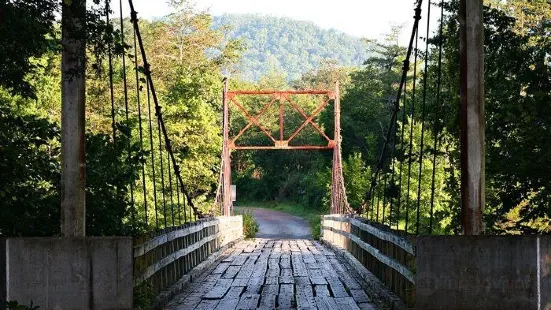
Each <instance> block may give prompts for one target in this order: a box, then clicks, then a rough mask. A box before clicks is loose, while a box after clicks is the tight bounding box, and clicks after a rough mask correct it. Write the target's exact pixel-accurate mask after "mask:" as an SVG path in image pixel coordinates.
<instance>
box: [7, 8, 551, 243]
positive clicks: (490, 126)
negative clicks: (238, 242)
mask: <svg viewBox="0 0 551 310" xmlns="http://www.w3.org/2000/svg"><path fill="white" fill-rule="evenodd" d="M457 2H458V1H451V2H449V3H448V4H447V5H446V6H445V12H446V14H445V16H444V20H443V37H442V38H440V37H439V36H438V33H434V34H433V35H432V38H430V40H429V42H430V49H429V57H428V58H426V59H425V57H423V56H422V53H419V55H420V56H419V58H418V59H416V61H413V60H412V68H411V70H410V73H409V75H408V79H407V83H406V85H405V86H406V95H405V96H404V98H405V104H406V105H405V106H403V111H402V112H401V113H400V114H399V116H400V117H399V119H398V127H397V128H396V137H395V138H393V140H392V142H395V144H392V143H391V145H393V147H392V148H391V151H390V152H388V153H387V154H386V155H387V156H386V158H385V159H384V160H385V165H384V168H383V170H382V173H381V177H380V179H379V182H378V183H377V184H378V185H377V187H376V188H375V194H376V196H374V197H368V195H367V192H368V191H369V188H370V184H371V175H372V171H373V170H374V167H375V165H376V163H377V160H378V156H379V154H380V153H381V149H382V145H383V143H384V142H385V138H386V129H387V128H388V124H389V121H390V116H391V114H392V113H393V101H394V100H395V99H396V98H395V97H394V96H395V95H396V89H397V86H398V82H399V79H400V76H401V70H402V61H403V60H404V55H405V48H404V47H402V46H400V45H399V44H398V43H397V39H396V38H397V36H398V31H399V30H396V32H394V33H391V34H389V35H388V37H387V39H386V40H383V41H382V42H373V43H370V44H367V45H366V44H364V43H362V42H360V41H359V40H357V39H354V38H351V37H348V36H346V35H343V34H342V33H339V32H337V31H334V30H320V29H319V28H317V27H315V26H314V25H313V24H310V23H305V22H298V21H293V20H289V19H286V18H273V17H262V16H250V15H245V16H235V15H225V16H221V17H217V18H214V20H213V17H212V16H210V15H208V14H206V13H198V12H196V11H195V10H194V9H193V8H192V6H189V4H188V2H187V1H173V4H174V5H175V6H174V14H172V15H170V16H168V17H166V18H164V19H162V20H156V21H153V22H150V21H140V27H141V29H142V34H143V37H144V43H145V46H146V49H147V50H146V52H147V55H148V58H149V62H150V63H151V64H152V70H153V78H154V82H155V85H156V87H157V92H158V95H159V99H160V101H161V104H162V106H163V108H162V112H163V115H164V118H165V121H166V123H167V130H168V133H169V135H170V137H171V138H172V144H173V148H174V150H175V153H176V156H177V160H178V163H179V164H180V167H181V170H182V177H183V180H184V183H185V184H186V185H187V188H186V190H187V191H188V193H189V196H190V199H191V200H192V201H193V202H194V203H195V204H196V205H197V206H198V207H199V208H200V209H202V210H203V211H208V210H209V209H210V207H211V206H212V199H213V198H214V192H215V189H216V186H217V176H218V173H219V165H220V159H219V158H220V149H221V143H222V139H221V130H220V128H221V103H220V99H221V98H220V97H221V96H220V95H221V87H222V85H221V83H220V81H221V79H222V72H224V73H227V72H232V78H231V79H230V88H231V89H287V88H291V89H293V88H296V89H299V88H313V89H332V88H333V87H334V81H336V80H338V81H339V82H340V85H341V95H342V96H341V106H342V108H341V119H342V137H343V141H342V151H343V171H344V176H345V183H346V184H345V185H346V188H347V193H348V200H349V201H350V203H351V206H352V207H353V208H354V209H355V210H356V211H357V212H358V213H362V214H364V215H366V216H371V217H373V216H374V214H375V212H376V213H377V214H379V213H380V214H379V215H383V216H386V218H387V219H388V216H390V215H391V214H390V212H391V211H390V210H389V208H388V207H385V206H387V205H389V204H392V203H395V204H397V203H399V204H400V206H401V209H397V208H394V209H393V211H392V218H393V221H394V223H393V225H394V227H396V225H398V227H399V228H400V229H405V222H406V217H416V216H417V213H418V214H419V222H420V225H419V230H420V233H426V232H428V227H429V225H430V213H431V209H433V211H434V218H433V226H434V227H433V232H434V233H439V234H454V233H460V225H459V220H458V214H459V208H460V200H459V199H460V197H459V178H460V167H459V141H458V137H459V128H458V106H459V95H458V94H459V32H458V19H457V10H458V3H457ZM56 3H57V2H56ZM485 3H486V6H485V21H484V22H485V47H486V50H485V53H486V54H485V59H486V85H485V88H486V181H487V184H486V186H487V188H486V193H487V205H486V210H485V221H486V227H487V232H488V233H528V232H549V231H550V230H551V203H550V199H551V188H550V184H551V178H550V176H551V170H550V169H551V168H550V167H551V162H550V160H551V153H550V152H551V141H550V140H549V137H551V131H550V130H551V129H550V128H551V118H550V117H551V106H550V105H549V102H551V78H550V77H551V73H550V72H551V65H550V63H551V60H550V59H549V51H550V50H551V40H550V39H549V38H550V27H551V25H550V24H549V18H550V17H551V7H550V5H549V4H548V3H547V2H546V1H544V0H538V1H526V0H511V1H506V2H504V1H497V0H495V1H493V0H488V1H485ZM435 8H436V7H435ZM58 9H59V8H58V6H57V4H53V2H52V3H50V2H47V1H8V2H7V3H4V4H1V6H0V20H3V21H9V22H0V235H2V236H3V235H22V236H30V235H35V236H36V235H39V236H46V235H57V234H59V213H60V212H59V209H60V197H59V191H60V188H59V187H60V175H59V173H60V158H59V153H60V150H59V149H60V148H59V143H60V142H59V136H60V128H59V127H60V111H61V90H60V83H59V81H60V78H61V69H60V67H61V66H60V55H59V49H58V45H59V25H58V23H57V22H56V21H55V16H56V13H55V12H56V10H58ZM102 12H103V11H102V9H101V6H99V7H95V9H94V8H90V10H89V12H88V13H89V14H88V15H87V16H88V20H87V21H88V23H89V27H88V29H89V32H90V33H88V34H87V38H88V42H89V49H88V54H87V55H88V68H87V73H88V75H87V78H88V79H87V102H86V104H87V111H86V113H87V114H86V115H87V124H88V126H87V134H86V152H87V163H86V164H87V181H86V184H87V199H86V200H87V233H88V234H90V235H113V234H130V233H135V232H136V231H135V229H139V230H146V229H153V228H156V225H157V223H160V226H161V227H162V226H165V225H166V226H170V225H171V222H172V221H173V220H174V216H173V215H172V214H170V212H168V213H167V212H166V211H165V212H161V213H155V211H154V210H153V208H151V207H150V208H149V209H148V211H147V213H146V212H145V205H144V204H145V201H152V200H153V195H154V194H153V193H154V190H153V189H154V188H155V189H157V190H159V188H161V187H162V186H161V185H160V184H161V179H160V178H161V177H160V176H159V173H158V171H157V174H156V175H155V174H154V171H153V168H152V167H153V165H152V164H153V163H155V164H156V166H157V167H158V166H159V165H160V160H161V159H160V154H161V153H160V151H159V146H158V143H159V136H158V132H157V131H156V130H157V129H158V128H157V127H156V126H157V125H156V124H153V125H152V130H149V124H148V123H147V122H144V123H143V124H142V126H143V128H142V129H143V130H141V129H140V125H139V122H138V120H139V118H138V111H140V112H141V113H142V120H145V119H146V118H145V116H144V115H146V113H151V114H154V113H155V111H154V110H152V109H150V107H148V106H147V104H149V102H148V101H147V87H146V85H145V84H144V79H143V74H142V73H143V68H140V67H139V64H140V63H141V59H140V56H139V53H136V51H134V50H133V46H132V44H129V43H132V41H131V40H132V35H133V31H132V28H131V25H130V22H129V20H125V21H124V23H123V25H122V26H124V31H122V29H121V24H120V23H119V22H118V21H117V22H116V23H115V24H114V26H113V27H111V26H108V25H106V24H104V23H103V22H102V21H103V20H104V17H105V16H104V15H103V13H102ZM21 16H34V17H35V18H33V19H28V18H27V19H22V18H20V17H21ZM226 26H227V27H226ZM33 29H34V30H36V31H31V30H33ZM123 34H124V36H125V40H126V41H125V43H126V44H122V43H123V42H122V40H121V35H123ZM440 40H442V42H443V58H442V67H441V68H440V67H439V65H438V57H437V55H438V43H439V42H440ZM422 45H424V44H422ZM106 47H110V49H108V48H106ZM109 50H111V51H112V52H113V53H114V55H115V57H114V60H113V85H114V89H113V90H114V105H113V108H114V112H115V119H116V123H115V124H114V127H115V128H114V129H115V135H114V136H113V128H112V125H113V124H112V123H111V121H112V119H111V105H110V92H109V75H108V73H109V67H108V61H106V60H107V58H106V57H107V52H108V51H109ZM14 51H17V52H14ZM122 54H124V55H125V57H126V58H125V59H126V63H125V65H126V67H123V63H122V61H121V55H122ZM240 55H242V58H241V62H239V59H240ZM136 62H137V63H138V66H136ZM360 63H362V65H361V66H359V67H358V65H359V64H360ZM505 64H506V65H505ZM425 65H426V68H427V70H426V72H425V70H424V67H425ZM136 69H137V71H138V82H137V83H138V84H137V85H136V81H135V72H134V70H136ZM280 71H284V72H286V74H282V73H281V72H280ZM125 72H126V73H127V77H126V79H127V80H126V81H125V74H124V73H125ZM414 72H415V74H414ZM439 73H441V74H442V84H441V85H442V87H441V93H440V98H442V100H441V101H440V102H438V101H437V100H436V99H435V98H437V97H438V89H437V86H436V82H435V81H436V80H437V77H438V74H439ZM237 77H241V78H243V79H239V78H237ZM414 77H415V79H414ZM425 81H426V82H427V87H426V94H423V93H422V92H423V88H422V85H424V83H425ZM125 84H127V86H128V88H127V89H128V91H127V92H126V93H125V91H124V85H125ZM414 85H416V87H417V91H418V92H417V95H416V96H412V91H411V90H412V88H413V87H414ZM138 94H139V95H140V97H141V100H142V101H141V104H142V106H141V108H140V110H138V107H137V99H138ZM125 98H126V100H125ZM239 99H240V102H241V103H242V104H243V106H244V107H245V108H246V109H248V111H249V112H250V114H256V113H258V112H259V110H260V109H261V108H262V104H263V103H266V99H267V98H262V97H260V98H239ZM291 99H292V100H294V101H296V102H297V103H299V105H300V106H301V107H303V109H304V111H305V113H307V114H310V113H312V112H313V111H314V110H315V108H316V106H317V104H319V102H320V98H316V97H315V96H309V97H308V96H306V97H304V98H298V97H296V98H295V97H293V98H291ZM127 103H128V105H129V110H128V121H127V120H126V109H125V106H126V104H127ZM423 104H425V105H426V111H428V113H426V115H425V117H424V122H422V118H423V114H422V106H423ZM283 109H284V111H285V114H286V118H285V132H284V134H285V135H287V136H288V135H289V134H291V133H292V132H293V131H294V130H295V129H296V128H298V127H299V126H300V125H301V124H302V122H303V121H304V119H303V117H302V116H301V115H300V114H299V113H298V112H297V111H296V110H295V109H294V108H293V107H292V106H291V105H290V104H288V103H285V104H284V105H283ZM437 110H438V111H439V116H438V117H435V111H437ZM278 111H279V107H278V105H274V106H273V107H272V108H271V109H269V110H268V111H267V112H266V113H265V115H264V116H263V121H264V122H265V123H266V124H267V125H266V129H267V130H268V131H269V132H272V134H273V135H274V136H278V135H279V130H278V124H279V122H278ZM404 111H405V112H406V113H405V114H404V113H403V112H404ZM231 117H232V122H231V132H232V134H233V135H235V134H236V133H237V131H238V130H240V128H242V127H243V126H244V125H245V124H247V122H248V120H247V119H246V118H245V117H244V115H243V114H242V113H241V112H240V111H239V110H238V109H237V108H236V107H235V106H233V107H232V110H231ZM314 121H316V122H318V123H319V124H320V126H321V129H322V130H323V131H324V132H325V133H326V134H327V135H328V136H329V137H332V135H333V134H332V132H333V107H332V104H330V105H329V106H328V107H327V108H326V110H325V111H324V112H322V113H321V114H320V115H319V116H317V117H315V118H314ZM423 128H424V134H422V129H423ZM140 132H141V135H142V137H143V140H144V141H146V142H145V143H144V144H142V143H141V141H140V140H139V136H140ZM435 133H438V134H435ZM422 136H423V137H422ZM410 137H411V138H410ZM150 138H153V139H154V142H155V144H154V145H153V144H152V145H150V144H149V139H150ZM421 141H423V144H424V146H423V152H422V153H421ZM269 142H270V141H269V140H267V138H266V137H265V135H264V134H263V133H262V132H261V131H260V130H259V129H258V128H256V127H255V126H252V127H251V128H250V129H249V130H248V131H247V132H245V134H243V136H242V137H241V138H240V139H239V140H238V144H248V145H266V144H268V143H269ZM296 142H302V143H305V144H312V145H323V143H325V142H324V140H323V139H322V138H321V137H320V135H319V134H318V133H317V132H316V131H315V130H314V129H313V128H312V127H311V126H310V125H308V126H306V127H305V131H304V132H303V133H302V134H300V135H298V136H297V137H296ZM394 145H395V147H394ZM160 148H161V149H163V147H162V146H161V147H160ZM162 154H164V155H162V156H164V157H162V158H163V160H164V163H165V165H166V163H167V159H168V158H167V157H166V156H167V154H166V152H163V153H162ZM410 154H411V155H410ZM421 155H423V160H422V161H421V164H420V161H419V158H420V157H421ZM435 155H436V156H435ZM433 156H435V157H433ZM434 158H436V160H434ZM331 161H332V154H331V152H329V151H236V152H233V153H232V171H233V183H234V184H236V185H237V188H238V199H239V200H238V204H239V203H240V202H242V201H273V200H278V201H285V202H286V203H288V205H290V206H300V207H298V208H300V210H307V211H311V213H313V214H319V213H324V212H327V210H328V207H329V206H328V204H329V195H330V180H331ZM433 164H434V166H433ZM433 167H434V168H433ZM433 173H434V177H433ZM142 175H145V182H143V177H142ZM173 177H174V176H173ZM142 182H143V183H142ZM144 183H145V188H146V191H145V192H144V191H143V189H142V184H144ZM166 183H167V184H164V187H162V190H163V191H164V190H165V189H166V188H167V187H168V186H169V185H168V182H166ZM433 188H434V190H433ZM433 192H434V195H433ZM160 197H161V196H159V201H160V199H161V198H160ZM376 197H379V198H380V199H379V198H376ZM381 197H390V200H391V201H390V202H389V201H388V200H386V198H384V199H383V198H381ZM170 198H171V199H168V197H166V199H165V200H167V201H165V202H164V205H165V206H164V208H165V210H166V208H171V207H174V204H175V202H174V201H173V199H172V198H173V197H170ZM163 199H164V198H163ZM174 199H176V198H174ZM171 200H172V201H171ZM301 212H302V211H301ZM304 212H306V211H304ZM146 215H147V216H148V218H149V219H150V221H149V222H148V223H147V224H146V223H145V222H144V221H143V220H142V219H144V218H145V216H146ZM153 219H155V220H153ZM156 221H157V223H156ZM132 229H134V230H132ZM415 230H416V227H412V226H410V227H409V228H408V231H409V232H416V231H415Z"/></svg>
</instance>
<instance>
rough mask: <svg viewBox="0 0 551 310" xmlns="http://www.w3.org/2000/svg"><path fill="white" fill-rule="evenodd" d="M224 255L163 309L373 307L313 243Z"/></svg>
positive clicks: (254, 243)
mask: <svg viewBox="0 0 551 310" xmlns="http://www.w3.org/2000/svg"><path fill="white" fill-rule="evenodd" d="M224 255H225V257H224V258H223V259H221V261H220V263H218V265H217V266H213V267H212V268H210V269H209V270H208V271H207V272H206V273H205V274H204V275H202V276H201V277H199V278H197V280H194V282H192V283H191V284H190V285H188V287H186V288H185V289H184V291H183V292H182V293H181V294H180V295H178V296H176V297H175V298H174V299H173V300H172V302H170V303H169V305H168V306H166V307H165V309H167V310H184V309H186V310H187V309H190V310H191V309H224V310H226V309H227V310H232V309H343V310H344V309H346V310H351V309H373V310H376V309H377V308H376V306H375V305H373V304H372V303H371V302H370V298H369V296H368V295H367V294H366V293H365V292H364V291H363V290H362V288H361V285H360V283H359V281H362V280H361V279H356V278H355V277H352V276H350V275H349V274H347V269H346V268H345V266H343V265H342V263H341V262H340V261H339V260H338V259H337V258H336V257H335V254H334V253H333V252H332V251H330V250H328V249H327V248H325V247H324V246H323V245H322V244H320V243H318V242H316V241H312V240H269V239H254V240H247V241H243V242H241V243H239V244H237V245H236V246H235V247H234V248H232V249H229V250H228V251H227V252H226V253H225V254H224Z"/></svg>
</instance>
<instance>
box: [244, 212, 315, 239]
mask: <svg viewBox="0 0 551 310" xmlns="http://www.w3.org/2000/svg"><path fill="white" fill-rule="evenodd" d="M242 209H243V210H247V211H252V212H253V214H254V216H255V218H256V221H257V222H258V226H259V229H258V233H257V234H256V237H257V238H289V239H309V238H311V237H312V235H311V234H310V227H309V226H308V223H307V222H306V221H305V220H304V219H302V218H300V217H298V216H294V215H291V214H288V213H284V212H280V211H276V210H270V209H264V208H242Z"/></svg>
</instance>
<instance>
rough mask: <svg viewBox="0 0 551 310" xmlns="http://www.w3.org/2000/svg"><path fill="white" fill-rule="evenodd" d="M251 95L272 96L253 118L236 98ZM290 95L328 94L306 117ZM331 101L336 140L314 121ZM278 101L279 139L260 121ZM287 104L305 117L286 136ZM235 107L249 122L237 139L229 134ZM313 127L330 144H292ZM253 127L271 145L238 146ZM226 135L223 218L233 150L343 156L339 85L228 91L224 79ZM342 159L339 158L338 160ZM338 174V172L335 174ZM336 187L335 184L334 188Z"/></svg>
mask: <svg viewBox="0 0 551 310" xmlns="http://www.w3.org/2000/svg"><path fill="white" fill-rule="evenodd" d="M242 95H250V96H255V95H256V96H258V95H271V96H272V98H271V100H270V101H269V102H268V103H266V104H265V105H264V106H263V107H262V109H261V110H260V111H259V112H258V113H257V114H256V115H251V113H249V111H247V110H246V109H245V108H244V106H243V105H242V104H241V103H240V102H239V100H238V99H237V96H242ZM291 95H327V97H328V99H327V100H325V101H323V102H322V103H320V104H319V105H318V106H317V107H316V109H315V110H314V112H313V113H312V114H311V115H307V114H306V113H305V112H304V110H302V109H301V108H300V106H299V105H298V104H296V103H295V102H293V101H292V100H291V99H290V98H289V96H291ZM331 100H334V105H335V112H334V114H335V126H334V127H335V128H334V136H333V137H334V138H333V139H331V138H329V137H328V136H327V135H326V134H325V133H324V132H323V130H322V129H321V128H320V126H319V125H318V124H317V123H316V122H314V121H313V119H314V118H315V117H316V116H318V115H319V114H320V113H321V111H323V109H324V108H325V107H326V106H327V105H328V104H329V102H330V101H331ZM276 101H279V137H278V139H276V138H275V137H274V136H273V135H272V134H271V133H270V132H269V131H268V130H266V128H264V127H263V126H262V124H261V123H260V121H259V118H260V117H261V116H262V115H263V114H264V113H265V112H266V111H267V110H268V109H269V108H270V107H271V106H272V105H274V104H275V103H276ZM284 102H288V103H289V104H291V106H292V107H293V108H294V109H295V110H296V111H297V112H298V113H300V114H301V115H302V117H303V118H304V122H303V123H302V124H301V125H300V126H299V127H298V128H297V129H296V130H295V131H294V132H293V133H292V134H291V135H290V136H289V137H285V136H284V131H283V129H284V113H283V103H284ZM232 103H233V104H234V105H235V106H236V107H237V108H238V109H239V110H240V111H241V113H243V115H245V117H246V118H247V120H248V123H247V125H245V126H244V127H243V128H241V130H240V131H239V132H238V133H237V135H236V136H234V137H230V134H229V121H230V120H229V106H230V104H232ZM308 124H311V125H312V127H314V129H315V130H316V131H317V132H318V133H319V134H320V135H321V136H322V137H323V138H324V139H325V140H326V141H327V145H289V143H290V142H291V141H292V140H293V139H294V138H295V137H296V136H297V135H298V134H299V133H300V132H301V131H302V130H303V129H304V128H305V127H306V126H307V125H308ZM252 126H256V127H258V128H259V129H260V130H262V132H263V133H264V134H265V135H266V136H267V137H268V138H269V139H270V140H271V141H272V142H273V145H270V146H255V145H237V144H236V141H237V140H238V139H239V138H240V137H241V136H242V135H243V134H244V133H245V132H246V131H247V130H248V129H249V128H250V127H252ZM223 134H224V148H223V151H222V153H223V154H222V161H223V168H222V169H223V180H222V181H223V197H224V198H223V201H224V202H223V210H224V215H229V214H230V213H231V210H230V209H231V204H232V203H231V201H230V200H231V198H230V197H231V188H230V185H231V150H333V152H334V153H335V151H337V152H338V153H340V100H339V85H338V83H336V85H335V90H334V91H332V90H287V91H276V90H260V91H228V85H227V80H224V91H223ZM339 158H340V157H339ZM333 166H334V167H333V170H335V169H340V160H339V161H338V163H337V164H336V165H335V163H334V165H333ZM337 166H338V167H337ZM334 175H335V173H334ZM334 186H335V185H334Z"/></svg>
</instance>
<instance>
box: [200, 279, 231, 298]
mask: <svg viewBox="0 0 551 310" xmlns="http://www.w3.org/2000/svg"><path fill="white" fill-rule="evenodd" d="M232 282H233V280H232V279H220V280H218V281H217V282H216V285H215V286H214V287H213V288H212V289H211V290H210V291H209V292H208V293H207V294H205V296H204V297H203V299H220V298H222V297H224V295H225V294H226V292H227V291H228V289H229V288H230V287H231V284H232Z"/></svg>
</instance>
